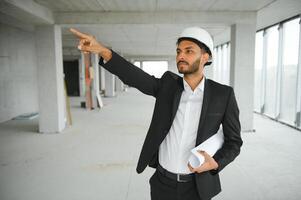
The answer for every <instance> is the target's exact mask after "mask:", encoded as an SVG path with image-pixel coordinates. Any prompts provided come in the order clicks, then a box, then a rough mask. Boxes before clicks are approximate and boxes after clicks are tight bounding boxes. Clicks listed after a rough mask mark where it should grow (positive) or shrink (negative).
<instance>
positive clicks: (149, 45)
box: [0, 0, 276, 56]
mask: <svg viewBox="0 0 301 200" xmlns="http://www.w3.org/2000/svg"><path fill="white" fill-rule="evenodd" d="M5 1H8V2H9V1H11V0H5ZM11 2H14V1H11ZM31 2H32V3H31V4H37V5H38V6H41V7H43V8H46V9H48V10H49V11H51V13H52V15H53V20H54V23H56V24H59V25H61V26H62V27H63V48H64V55H78V51H77V49H76V48H75V47H76V46H77V40H76V38H75V37H74V36H73V35H71V33H70V32H69V31H68V28H70V27H74V28H78V29H79V30H80V31H83V32H86V33H90V34H92V35H94V36H95V37H96V38H97V39H98V40H99V41H101V42H102V43H104V44H105V45H107V46H109V47H112V48H113V49H114V50H116V51H118V52H121V53H122V54H124V55H126V56H137V55H138V56H139V55H140V56H171V55H175V42H176V38H177V36H178V35H179V33H180V32H181V30H183V29H184V28H185V27H188V26H196V25H197V26H201V27H203V28H205V29H207V30H208V31H209V32H210V33H211V34H212V36H213V37H215V36H218V35H220V34H221V33H224V32H229V27H230V25H231V24H234V23H236V22H237V21H238V20H248V19H249V18H255V20H256V12H257V11H258V10H260V9H263V8H264V7H267V6H269V5H270V4H273V3H274V2H276V0H33V1H32V0H31ZM28 4H29V3H28ZM22 6H23V7H25V1H24V2H22ZM31 7H32V6H31ZM31 7H30V9H32V10H34V8H31ZM0 11H1V10H0ZM6 14H8V12H6ZM11 16H12V15H11ZM254 16H255V17H254ZM51 20H52V19H51Z"/></svg>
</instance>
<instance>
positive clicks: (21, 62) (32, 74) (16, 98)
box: [0, 24, 38, 122]
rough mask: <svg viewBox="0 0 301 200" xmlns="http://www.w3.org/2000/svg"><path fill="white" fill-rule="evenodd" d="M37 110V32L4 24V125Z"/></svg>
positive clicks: (0, 37)
mask: <svg viewBox="0 0 301 200" xmlns="http://www.w3.org/2000/svg"><path fill="white" fill-rule="evenodd" d="M37 111H38V89H37V58H36V48H35V37H34V33H33V32H26V31H23V30H21V29H17V28H14V27H11V26H8V25H4V24H0V122H3V121H7V120H9V119H11V118H13V117H15V116H17V115H20V114H23V113H27V112H37Z"/></svg>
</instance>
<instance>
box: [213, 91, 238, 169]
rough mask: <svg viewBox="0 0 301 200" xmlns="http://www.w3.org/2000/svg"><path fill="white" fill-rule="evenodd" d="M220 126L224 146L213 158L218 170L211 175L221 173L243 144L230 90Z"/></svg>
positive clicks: (234, 100) (236, 111) (233, 96)
mask: <svg viewBox="0 0 301 200" xmlns="http://www.w3.org/2000/svg"><path fill="white" fill-rule="evenodd" d="M222 125H223V132H224V144H223V146H222V148H221V149H220V150H218V151H217V152H216V154H215V155H214V156H213V158H214V159H215V160H216V161H217V163H218V169H217V170H212V171H211V173H213V174H215V173H218V172H219V171H221V170H222V169H223V168H224V167H225V166H226V165H228V164H229V163H230V162H232V161H233V160H234V159H235V157H236V156H238V155H239V153H240V147H241V146H242V143H243V142H242V139H241V136H240V132H241V127H240V122H239V109H238V106H237V103H236V99H235V95H234V91H233V89H232V88H231V90H230V95H229V98H228V102H227V106H226V111H225V115H224V118H223V120H222Z"/></svg>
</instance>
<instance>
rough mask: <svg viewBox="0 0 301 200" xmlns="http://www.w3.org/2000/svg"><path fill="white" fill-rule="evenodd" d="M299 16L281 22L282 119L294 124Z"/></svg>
mask: <svg viewBox="0 0 301 200" xmlns="http://www.w3.org/2000/svg"><path fill="white" fill-rule="evenodd" d="M299 20H300V19H299V18H297V19H294V20H291V21H289V22H286V23H284V24H283V60H282V62H283V72H282V85H281V86H282V87H281V109H280V118H281V120H282V121H284V122H286V123H289V124H291V125H294V121H295V116H296V98H297V96H296V94H297V74H298V55H299V42H298V41H299V31H300V30H299V29H300V25H299Z"/></svg>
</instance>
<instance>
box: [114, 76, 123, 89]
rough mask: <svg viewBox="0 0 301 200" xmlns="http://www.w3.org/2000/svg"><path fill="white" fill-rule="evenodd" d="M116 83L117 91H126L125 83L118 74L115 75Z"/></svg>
mask: <svg viewBox="0 0 301 200" xmlns="http://www.w3.org/2000/svg"><path fill="white" fill-rule="evenodd" d="M115 83H116V84H115V87H116V88H115V89H116V91H118V92H122V91H124V84H123V82H122V81H121V80H120V79H119V78H118V77H117V76H115Z"/></svg>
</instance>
